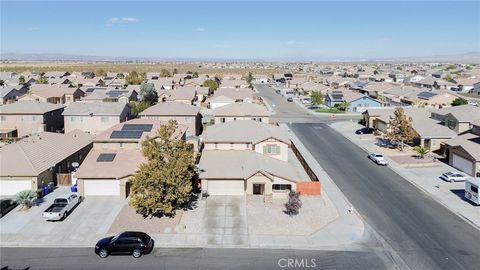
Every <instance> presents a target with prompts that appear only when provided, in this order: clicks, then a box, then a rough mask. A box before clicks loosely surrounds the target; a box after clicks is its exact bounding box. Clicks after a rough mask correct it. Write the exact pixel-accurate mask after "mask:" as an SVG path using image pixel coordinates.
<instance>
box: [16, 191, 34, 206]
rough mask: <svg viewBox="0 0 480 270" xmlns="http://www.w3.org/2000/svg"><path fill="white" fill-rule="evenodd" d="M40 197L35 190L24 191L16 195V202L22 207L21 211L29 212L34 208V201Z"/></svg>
mask: <svg viewBox="0 0 480 270" xmlns="http://www.w3.org/2000/svg"><path fill="white" fill-rule="evenodd" d="M37 197H38V195H37V192H36V191H33V190H22V191H20V192H18V193H17V194H16V195H15V201H16V202H17V203H18V204H21V205H22V208H21V209H25V210H28V209H29V208H30V207H32V203H33V200H35V199H36V198H37Z"/></svg>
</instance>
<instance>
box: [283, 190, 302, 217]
mask: <svg viewBox="0 0 480 270" xmlns="http://www.w3.org/2000/svg"><path fill="white" fill-rule="evenodd" d="M301 207H302V201H301V200H300V192H296V191H294V190H291V191H290V192H289V193H288V201H287V203H286V204H285V214H287V215H289V216H294V215H298V213H299V211H300V208H301Z"/></svg>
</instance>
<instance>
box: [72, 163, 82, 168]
mask: <svg viewBox="0 0 480 270" xmlns="http://www.w3.org/2000/svg"><path fill="white" fill-rule="evenodd" d="M78 166H80V164H78V162H72V167H74V168H78Z"/></svg>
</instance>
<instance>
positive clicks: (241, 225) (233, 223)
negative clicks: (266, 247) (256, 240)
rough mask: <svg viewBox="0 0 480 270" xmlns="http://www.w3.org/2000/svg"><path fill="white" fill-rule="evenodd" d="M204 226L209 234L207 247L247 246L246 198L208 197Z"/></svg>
mask: <svg viewBox="0 0 480 270" xmlns="http://www.w3.org/2000/svg"><path fill="white" fill-rule="evenodd" d="M203 226H204V229H205V233H206V234H207V245H223V246H243V245H247V244H248V229H247V212H246V202H245V196H210V197H208V199H207V201H206V205H205V213H204V219H203Z"/></svg>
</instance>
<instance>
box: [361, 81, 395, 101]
mask: <svg viewBox="0 0 480 270" xmlns="http://www.w3.org/2000/svg"><path fill="white" fill-rule="evenodd" d="M393 87H395V85H393V84H391V83H369V84H367V85H366V86H365V87H363V88H362V90H361V91H360V92H361V93H364V94H368V95H369V96H371V97H373V98H377V97H378V96H381V95H382V94H383V92H384V91H386V90H388V89H390V88H393Z"/></svg>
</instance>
